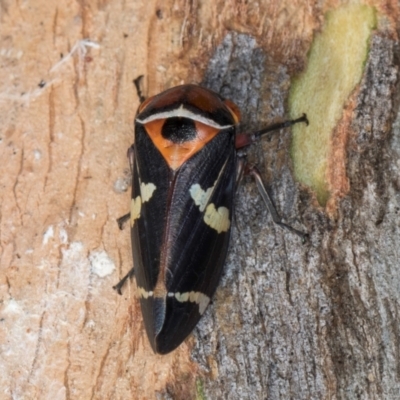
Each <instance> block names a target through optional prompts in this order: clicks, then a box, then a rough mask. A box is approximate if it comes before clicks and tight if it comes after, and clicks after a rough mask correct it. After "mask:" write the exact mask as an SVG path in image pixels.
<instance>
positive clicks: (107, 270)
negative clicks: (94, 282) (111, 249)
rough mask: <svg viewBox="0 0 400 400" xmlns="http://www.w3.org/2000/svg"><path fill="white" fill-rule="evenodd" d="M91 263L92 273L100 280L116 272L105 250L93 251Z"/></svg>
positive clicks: (90, 257)
mask: <svg viewBox="0 0 400 400" xmlns="http://www.w3.org/2000/svg"><path fill="white" fill-rule="evenodd" d="M89 262H90V267H91V271H92V272H93V273H94V274H96V275H97V276H99V277H100V278H104V277H105V276H107V275H111V274H112V273H113V271H114V270H115V265H114V262H113V261H112V260H111V258H110V257H109V256H108V254H107V253H106V252H105V251H104V250H95V251H92V252H91V253H90V255H89Z"/></svg>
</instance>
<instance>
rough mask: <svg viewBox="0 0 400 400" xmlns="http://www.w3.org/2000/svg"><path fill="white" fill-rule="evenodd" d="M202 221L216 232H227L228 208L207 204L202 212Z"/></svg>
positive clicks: (228, 221) (228, 223)
mask: <svg viewBox="0 0 400 400" xmlns="http://www.w3.org/2000/svg"><path fill="white" fill-rule="evenodd" d="M204 222H205V223H206V224H207V225H208V226H209V227H211V228H213V229H215V230H216V231H217V232H218V233H221V232H228V230H229V227H230V226H231V221H230V219H229V210H228V209H227V208H226V207H219V208H218V209H216V208H215V205H214V204H209V205H208V206H207V209H206V212H205V214H204Z"/></svg>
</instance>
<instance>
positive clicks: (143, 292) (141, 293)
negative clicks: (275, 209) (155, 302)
mask: <svg viewBox="0 0 400 400" xmlns="http://www.w3.org/2000/svg"><path fill="white" fill-rule="evenodd" d="M153 294H154V293H153V292H152V291H150V292H148V291H147V290H146V289H144V288H142V287H140V286H138V287H137V296H138V297H143V298H144V299H147V298H149V297H151V296H153Z"/></svg>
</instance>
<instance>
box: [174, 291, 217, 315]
mask: <svg viewBox="0 0 400 400" xmlns="http://www.w3.org/2000/svg"><path fill="white" fill-rule="evenodd" d="M168 297H175V298H176V300H178V301H179V302H180V303H184V302H186V301H190V302H192V303H197V304H198V305H199V314H200V315H203V313H204V311H205V309H206V308H207V306H208V304H209V303H210V298H209V297H208V296H207V295H205V294H204V293H201V292H193V291H192V292H185V293H179V292H177V293H171V292H170V293H168Z"/></svg>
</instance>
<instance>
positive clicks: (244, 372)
mask: <svg viewBox="0 0 400 400" xmlns="http://www.w3.org/2000/svg"><path fill="white" fill-rule="evenodd" d="M265 3H266V2H261V1H259V2H257V1H249V2H243V1H238V0H229V1H225V2H215V1H212V0H207V1H202V2H199V1H185V0H164V1H162V2H161V1H156V0H150V1H147V2H144V1H134V0H130V1H129V0H128V1H124V2H118V1H97V2H95V1H85V2H83V1H81V2H73V1H67V2H62V4H61V3H60V4H57V3H54V4H49V3H48V2H44V1H42V0H38V1H36V2H35V4H34V5H32V4H28V3H24V2H22V3H21V2H12V1H1V2H0V13H1V14H0V18H1V19H0V20H1V22H0V23H1V25H0V26H1V36H0V61H1V66H2V69H1V70H2V71H4V73H3V74H0V108H1V115H2V117H1V121H0V124H1V132H0V135H1V142H0V152H1V160H3V162H2V163H1V165H0V183H1V188H2V190H1V192H0V196H1V209H0V252H1V254H0V256H1V264H0V268H1V275H0V296H1V308H0V318H1V319H0V329H1V331H0V332H1V334H0V344H1V352H0V370H1V374H0V388H1V393H3V395H2V396H3V397H4V399H11V398H21V399H89V398H93V399H127V398H133V399H170V398H173V399H192V398H193V399H194V398H207V399H222V398H227V399H228V398H229V399H289V398H293V399H328V398H329V399H330V398H332V399H334V398H338V399H353V398H368V399H374V398H376V399H382V398H384V399H396V398H398V393H399V391H400V363H399V352H400V351H399V334H400V326H399V316H398V314H399V303H400V291H399V287H400V273H399V270H400V268H399V264H400V263H399V261H398V258H399V257H398V255H399V251H398V248H399V244H400V239H399V237H400V223H399V221H400V219H399V210H400V178H399V177H400V107H399V105H400V101H399V93H400V91H399V84H398V67H399V60H400V57H399V55H400V53H399V48H398V43H397V41H396V40H397V33H398V31H399V21H400V19H399V4H398V3H396V2H389V1H388V2H378V1H374V2H373V3H374V5H375V6H376V7H377V10H378V13H379V15H380V16H381V17H380V18H381V20H380V21H381V22H380V24H379V28H378V29H377V31H376V32H375V33H374V34H373V37H372V39H371V44H370V51H369V55H368V60H367V62H366V66H365V72H364V77H363V80H362V82H361V83H360V85H359V87H358V88H357V90H356V91H355V92H354V93H353V96H352V98H351V99H349V104H348V105H347V106H346V110H345V111H344V113H343V119H342V121H341V122H340V124H341V126H342V127H345V128H344V129H347V130H348V141H347V144H346V155H347V157H346V173H347V179H348V181H349V191H348V193H347V194H346V195H345V196H344V197H337V198H336V199H335V201H334V202H332V203H330V206H329V207H328V208H326V209H324V208H322V207H320V206H319V205H318V203H317V202H316V200H315V195H314V194H313V193H312V192H311V191H310V190H309V189H307V188H305V187H301V186H300V185H299V184H297V183H296V182H295V181H294V179H293V173H292V164H291V159H290V156H289V148H290V137H291V135H290V130H284V131H281V132H279V133H277V134H273V135H271V136H270V137H269V138H266V139H265V140H263V141H262V143H261V144H260V145H257V146H254V148H253V149H250V150H249V151H248V160H249V162H251V163H254V164H257V165H258V167H259V169H260V170H261V171H262V175H263V179H264V181H265V182H266V184H267V187H268V189H269V191H270V193H271V194H272V197H273V199H274V202H275V204H276V206H277V209H278V211H279V212H280V214H281V215H282V216H284V217H285V221H287V222H289V223H290V224H292V225H293V226H294V227H296V228H297V229H301V230H306V231H307V232H308V233H309V235H310V240H309V242H307V243H305V244H303V243H302V242H301V240H300V239H299V238H298V237H297V236H295V235H293V234H291V233H289V232H287V231H284V230H282V229H281V228H280V227H278V226H275V225H274V224H273V222H272V219H271V216H270V215H269V214H268V212H267V210H266V209H265V206H264V204H263V202H262V200H261V198H260V196H259V195H258V193H257V190H256V186H255V184H254V182H252V181H251V180H250V179H245V181H244V183H243V184H242V185H241V187H240V188H239V191H238V194H237V197H236V210H235V224H234V229H233V235H232V240H231V248H230V253H229V257H228V260H227V263H226V267H225V272H224V276H223V278H222V281H221V285H220V287H219V289H218V291H217V293H216V295H215V297H214V299H213V303H212V305H211V306H210V307H209V308H208V310H207V311H206V313H205V315H204V317H203V318H202V320H201V321H200V323H199V325H198V326H197V328H196V329H195V331H194V333H193V335H191V336H190V337H189V339H187V340H186V341H185V343H184V344H182V345H181V346H180V347H179V348H178V349H177V350H176V351H174V352H173V353H171V354H169V355H167V356H157V355H154V354H153V353H152V351H151V348H150V346H149V344H148V342H147V338H146V335H145V332H144V327H143V322H142V317H141V314H140V307H139V304H138V302H137V299H136V298H135V296H134V291H135V283H134V282H132V283H131V284H129V285H128V287H126V288H125V291H124V293H123V296H118V295H117V294H116V293H115V292H114V291H113V290H112V286H113V285H114V284H115V283H116V282H117V281H118V280H119V278H120V277H122V276H123V275H124V274H125V273H126V272H127V271H128V270H129V269H130V268H131V263H132V261H131V250H130V244H129V232H128V230H125V231H123V232H119V230H118V226H117V224H116V222H115V221H116V218H118V217H119V216H121V215H123V214H125V213H126V211H127V209H128V205H129V196H130V194H129V170H128V168H129V167H128V161H127V159H126V157H125V154H126V149H127V148H128V147H129V146H130V144H131V143H132V141H133V126H132V121H133V118H134V115H135V112H136V108H137V106H138V104H139V100H138V99H137V96H136V93H135V90H134V86H133V83H132V81H133V79H135V78H136V77H137V76H138V75H140V74H144V75H145V80H146V83H147V85H146V90H147V92H148V94H149V95H153V94H156V93H157V92H159V91H161V90H164V89H166V88H169V87H172V86H174V85H177V84H181V83H189V82H191V83H201V84H203V85H204V86H206V87H209V88H211V89H213V90H215V91H217V92H219V93H221V94H222V95H223V96H225V97H227V98H229V99H230V100H232V101H234V102H236V104H237V105H238V106H239V107H240V108H241V111H242V117H243V118H242V124H241V129H242V130H243V131H252V130H256V129H258V128H261V127H263V126H266V125H268V124H269V123H271V122H276V121H279V120H282V119H284V118H285V117H286V116H287V113H286V109H287V98H288V90H289V88H290V81H291V79H292V77H293V76H294V75H295V74H296V73H298V72H299V71H301V70H302V69H303V68H305V66H306V55H307V51H308V50H309V46H310V43H311V41H312V38H313V32H314V30H315V29H317V28H318V27H319V26H320V23H321V22H323V14H324V12H325V11H327V10H328V9H330V8H332V7H334V6H336V5H337V4H339V3H336V2H332V3H329V4H328V3H326V4H325V5H324V7H323V8H321V6H320V5H317V4H313V5H311V6H310V5H307V4H305V3H303V2H299V3H293V2H289V1H283V2H276V3H275V2H274V3H273V4H265ZM85 40H86V41H85ZM89 40H90V41H89ZM75 45H76V46H75ZM309 118H312V116H311V115H309ZM334 139H335V138H334V137H333V140H334ZM334 161H335V158H334V154H333V156H332V160H331V162H332V163H334ZM3 397H2V398H3Z"/></svg>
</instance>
